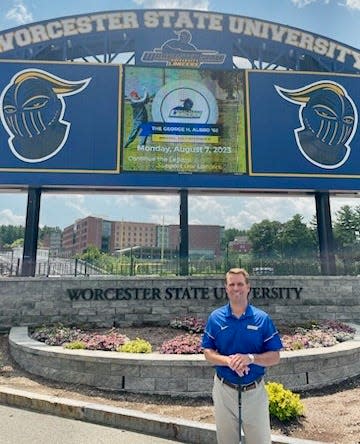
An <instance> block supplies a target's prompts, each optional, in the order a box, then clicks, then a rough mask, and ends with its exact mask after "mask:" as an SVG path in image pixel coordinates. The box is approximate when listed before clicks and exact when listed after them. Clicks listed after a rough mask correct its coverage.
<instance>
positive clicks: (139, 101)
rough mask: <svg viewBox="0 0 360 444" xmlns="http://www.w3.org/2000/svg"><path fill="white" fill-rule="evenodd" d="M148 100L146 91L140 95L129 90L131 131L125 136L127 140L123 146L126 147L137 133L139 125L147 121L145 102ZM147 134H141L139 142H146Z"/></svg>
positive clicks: (143, 143) (142, 143)
mask: <svg viewBox="0 0 360 444" xmlns="http://www.w3.org/2000/svg"><path fill="white" fill-rule="evenodd" d="M148 101H149V95H148V93H147V91H146V90H145V91H144V96H143V97H140V96H139V94H138V93H137V91H135V90H134V91H131V93H130V104H131V108H132V112H133V123H132V128H131V132H130V134H129V136H128V138H127V141H126V143H125V145H124V148H127V147H128V146H129V145H130V143H132V142H133V141H134V140H135V138H136V136H137V135H138V133H139V132H140V130H141V125H142V124H143V123H146V122H147V121H148V113H147V110H146V106H145V105H146V104H147V103H148ZM146 139H147V136H141V137H140V144H141V145H145V144H146Z"/></svg>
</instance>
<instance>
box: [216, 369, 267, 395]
mask: <svg viewBox="0 0 360 444" xmlns="http://www.w3.org/2000/svg"><path fill="white" fill-rule="evenodd" d="M216 376H217V377H218V379H220V381H221V382H222V383H223V384H225V385H228V386H229V387H231V388H233V389H235V390H239V389H240V390H241V391H242V392H248V391H249V390H253V389H255V388H256V387H257V386H258V385H259V384H260V382H261V381H262V379H263V377H262V376H260V377H259V378H257V379H255V381H253V382H250V383H249V384H233V383H232V382H229V381H227V380H226V379H224V378H222V377H221V376H219V375H218V374H217V373H216Z"/></svg>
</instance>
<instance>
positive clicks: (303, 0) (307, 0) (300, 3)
mask: <svg viewBox="0 0 360 444" xmlns="http://www.w3.org/2000/svg"><path fill="white" fill-rule="evenodd" d="M316 1H317V0H291V2H292V3H293V4H294V5H295V6H296V7H298V8H303V7H305V6H308V5H310V4H311V3H314V2H316Z"/></svg>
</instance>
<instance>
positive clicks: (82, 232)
mask: <svg viewBox="0 0 360 444" xmlns="http://www.w3.org/2000/svg"><path fill="white" fill-rule="evenodd" d="M112 224H113V222H111V221H108V220H104V219H101V218H99V217H93V216H88V217H85V218H84V219H79V220H77V221H76V222H75V223H74V224H72V225H70V226H68V227H66V228H65V229H64V231H63V237H62V250H63V252H64V253H65V254H68V255H74V254H77V253H82V252H83V251H84V250H86V248H87V247H89V246H90V245H94V246H95V247H97V248H99V249H100V250H102V251H104V252H110V251H111V227H112Z"/></svg>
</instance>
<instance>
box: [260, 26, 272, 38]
mask: <svg viewBox="0 0 360 444" xmlns="http://www.w3.org/2000/svg"><path fill="white" fill-rule="evenodd" d="M269 28H270V23H266V22H263V23H262V28H261V34H260V36H259V37H261V38H262V39H268V38H269Z"/></svg>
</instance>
